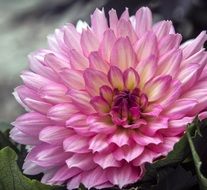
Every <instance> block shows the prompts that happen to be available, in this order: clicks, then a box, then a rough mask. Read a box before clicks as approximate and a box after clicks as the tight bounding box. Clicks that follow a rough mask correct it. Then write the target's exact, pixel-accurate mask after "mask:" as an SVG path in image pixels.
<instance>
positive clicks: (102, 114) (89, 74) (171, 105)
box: [10, 7, 207, 189]
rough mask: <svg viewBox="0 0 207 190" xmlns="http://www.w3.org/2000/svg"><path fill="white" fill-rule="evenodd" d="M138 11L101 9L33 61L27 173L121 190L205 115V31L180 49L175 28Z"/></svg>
mask: <svg viewBox="0 0 207 190" xmlns="http://www.w3.org/2000/svg"><path fill="white" fill-rule="evenodd" d="M151 14H152V13H151V11H150V9H149V8H147V7H142V8H140V9H139V10H138V11H137V12H136V14H135V15H134V16H129V13H128V9H126V10H125V11H124V12H123V14H122V15H121V16H120V18H118V16H117V14H116V11H115V10H113V9H112V10H111V11H109V19H108V20H107V19H106V16H105V13H104V10H99V9H96V10H95V12H94V13H93V14H92V15H91V26H89V25H88V24H87V23H86V22H83V21H79V22H78V23H77V25H76V27H75V26H74V25H72V24H66V25H65V26H63V27H62V28H60V29H56V30H55V33H54V34H53V35H50V36H49V37H48V44H49V48H48V49H41V50H39V51H36V52H34V53H32V54H30V55H29V69H28V70H26V71H24V72H23V73H22V75H21V78H22V80H23V82H24V84H23V85H21V86H18V87H17V88H16V89H15V92H14V95H15V97H16V99H17V101H18V102H19V103H20V104H21V105H22V106H23V107H24V108H25V109H26V111H27V112H28V113H25V114H23V115H21V116H20V117H18V118H17V119H16V121H15V122H14V123H12V124H13V125H14V126H15V127H14V128H13V129H12V130H11V134H10V135H11V138H12V139H13V140H15V141H16V142H18V143H21V144H25V145H30V149H29V150H28V151H29V153H28V155H27V157H26V159H25V162H24V165H23V169H24V173H25V174H29V175H36V174H39V173H43V174H44V175H43V177H42V182H43V183H46V184H56V185H62V184H63V185H67V188H68V189H73V188H77V187H78V186H79V184H80V183H82V184H84V186H85V187H87V188H89V189H90V188H92V187H95V188H97V189H100V188H105V187H112V186H114V185H117V186H118V187H119V188H122V187H123V186H126V185H127V184H131V183H134V182H136V181H138V180H140V179H141V178H142V177H143V175H144V172H145V163H147V162H148V163H152V162H153V161H155V160H158V159H159V158H163V157H165V156H166V155H167V154H168V153H169V152H170V151H171V150H172V149H173V146H174V144H175V143H176V142H177V141H178V140H179V139H180V138H181V137H182V135H183V134H184V133H185V129H186V126H187V124H188V123H190V122H191V121H192V120H193V119H194V118H195V116H197V115H199V116H200V117H205V116H206V110H205V109H206V107H207V96H206V94H207V68H206V63H207V53H206V51H205V49H204V48H203V45H204V43H205V41H206V40H207V35H206V32H201V33H200V34H199V35H198V37H197V38H195V39H193V40H190V41H187V42H186V43H183V44H181V40H182V36H181V35H180V34H178V33H175V30H174V28H173V25H172V22H171V21H161V22H158V23H155V24H152V15H151Z"/></svg>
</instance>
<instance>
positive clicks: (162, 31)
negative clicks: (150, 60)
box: [153, 20, 172, 41]
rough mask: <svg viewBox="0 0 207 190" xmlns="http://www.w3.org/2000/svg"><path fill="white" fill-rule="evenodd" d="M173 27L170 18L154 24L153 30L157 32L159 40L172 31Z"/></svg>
mask: <svg viewBox="0 0 207 190" xmlns="http://www.w3.org/2000/svg"><path fill="white" fill-rule="evenodd" d="M171 27H172V22H171V21H168V20H167V21H166V20H164V21H160V22H158V23H156V24H155V25H154V26H153V31H154V33H155V34H156V36H157V39H158V41H160V40H161V39H162V38H163V37H165V36H166V35H167V34H169V33H170V29H171Z"/></svg>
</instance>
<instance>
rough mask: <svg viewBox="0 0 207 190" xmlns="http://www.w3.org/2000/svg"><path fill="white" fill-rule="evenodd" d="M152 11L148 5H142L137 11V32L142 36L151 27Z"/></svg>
mask: <svg viewBox="0 0 207 190" xmlns="http://www.w3.org/2000/svg"><path fill="white" fill-rule="evenodd" d="M151 25H152V13H151V11H150V9H149V8H148V7H142V8H140V9H139V10H138V11H137V12H136V33H137V35H138V37H139V38H140V37H142V36H143V34H144V33H145V32H147V31H148V30H150V29H151Z"/></svg>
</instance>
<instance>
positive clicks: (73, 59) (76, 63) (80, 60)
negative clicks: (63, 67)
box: [69, 49, 89, 70]
mask: <svg viewBox="0 0 207 190" xmlns="http://www.w3.org/2000/svg"><path fill="white" fill-rule="evenodd" d="M69 55H70V65H71V68H72V69H77V70H84V69H86V68H87V67H88V66H89V63H88V60H87V59H86V58H85V57H84V56H83V55H82V54H81V53H79V52H77V51H76V50H74V49H72V50H70V52H69Z"/></svg>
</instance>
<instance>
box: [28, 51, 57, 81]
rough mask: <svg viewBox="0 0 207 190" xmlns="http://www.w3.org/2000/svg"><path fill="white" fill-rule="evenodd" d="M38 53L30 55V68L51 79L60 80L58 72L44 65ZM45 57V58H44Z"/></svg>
mask: <svg viewBox="0 0 207 190" xmlns="http://www.w3.org/2000/svg"><path fill="white" fill-rule="evenodd" d="M38 53H39V52H37V53H32V54H30V55H29V56H28V58H29V68H30V69H31V70H32V71H33V72H35V73H37V74H39V75H42V76H43V77H45V78H48V79H50V80H55V81H57V80H58V77H57V75H56V73H55V72H54V71H53V70H52V69H51V68H50V67H48V66H46V65H44V64H43V62H42V60H40V58H39V56H38ZM42 59H43V58H42Z"/></svg>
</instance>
